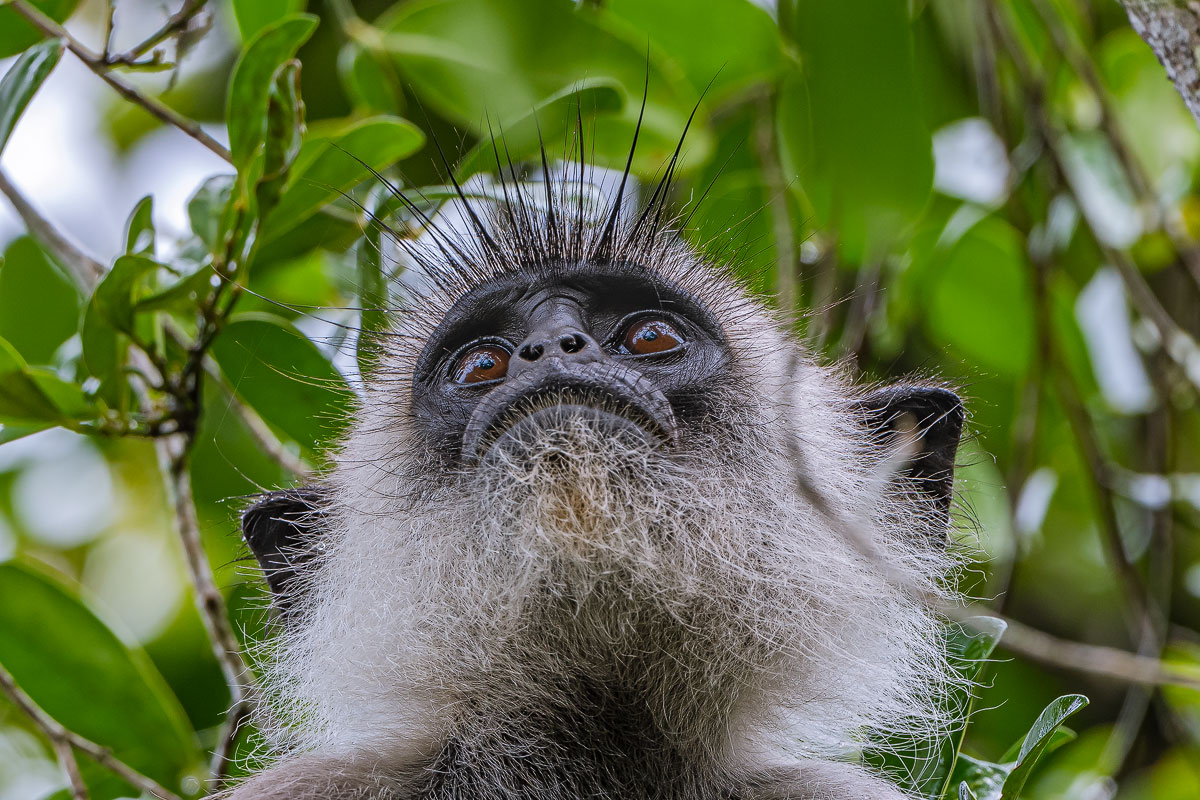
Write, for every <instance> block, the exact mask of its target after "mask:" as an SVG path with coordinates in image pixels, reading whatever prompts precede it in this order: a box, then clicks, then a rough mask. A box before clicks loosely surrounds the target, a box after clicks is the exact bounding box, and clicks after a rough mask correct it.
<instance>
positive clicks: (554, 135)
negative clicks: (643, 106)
mask: <svg viewBox="0 0 1200 800" xmlns="http://www.w3.org/2000/svg"><path fill="white" fill-rule="evenodd" d="M624 106H625V95H624V92H623V91H622V89H621V86H620V84H618V83H616V82H615V81H612V80H609V79H603V78H599V79H593V80H588V81H583V82H581V83H580V84H576V85H573V86H571V87H570V88H567V89H564V90H562V91H560V92H557V93H555V94H554V95H552V96H550V97H548V98H546V99H545V100H543V101H542V102H541V103H538V104H537V106H535V107H534V108H533V110H532V111H530V112H529V113H527V114H524V115H522V116H520V117H518V118H517V119H514V120H510V121H508V122H505V123H502V124H498V125H497V126H496V130H495V133H496V137H497V139H498V140H500V141H497V142H496V145H495V149H493V146H492V141H491V138H490V137H484V139H483V140H482V141H481V142H479V143H478V144H477V145H475V146H474V147H473V148H471V150H470V151H469V152H468V153H467V154H466V155H465V156H463V158H462V161H460V162H459V165H458V168H457V169H456V170H455V173H456V174H457V176H458V180H459V181H460V182H461V181H464V180H466V179H467V178H469V177H470V176H472V175H474V174H475V173H477V172H487V171H495V170H496V169H498V168H500V169H507V167H508V159H509V158H510V157H511V158H512V162H513V163H514V164H519V163H521V161H522V160H524V159H527V158H530V157H532V156H535V155H537V153H538V151H539V145H540V143H541V142H555V141H562V140H563V138H564V136H565V134H566V133H567V132H568V131H569V130H571V129H573V128H574V127H575V119H576V115H575V109H576V108H579V109H581V110H584V113H587V114H589V115H600V114H613V113H619V112H620V111H621V110H622V109H623V108H624ZM539 133H540V137H539ZM497 153H498V154H499V158H500V163H499V165H497V163H496V156H497Z"/></svg>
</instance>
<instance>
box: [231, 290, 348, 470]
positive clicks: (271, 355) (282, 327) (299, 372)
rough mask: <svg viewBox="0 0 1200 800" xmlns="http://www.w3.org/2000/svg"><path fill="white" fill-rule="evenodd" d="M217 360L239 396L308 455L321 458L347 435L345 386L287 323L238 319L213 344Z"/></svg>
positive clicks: (260, 318) (258, 317)
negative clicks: (323, 451)
mask: <svg viewBox="0 0 1200 800" xmlns="http://www.w3.org/2000/svg"><path fill="white" fill-rule="evenodd" d="M212 354H213V357H214V358H215V359H216V360H217V363H218V364H220V366H221V371H222V372H223V373H224V374H225V377H226V378H227V379H228V380H229V383H230V384H231V385H232V386H233V389H234V391H235V392H236V393H237V395H238V396H239V397H240V398H242V400H243V401H245V402H246V403H248V404H249V405H250V406H251V407H252V408H254V410H255V411H257V412H258V413H259V414H260V415H261V416H262V418H263V419H264V420H266V421H267V422H268V423H269V424H270V425H271V426H272V427H273V428H275V429H276V430H278V431H282V432H283V433H284V434H286V435H287V437H288V438H290V439H292V440H294V441H295V442H297V443H298V444H299V445H300V446H301V447H302V448H304V449H305V451H306V453H307V454H310V455H311V454H319V452H320V451H321V450H322V448H323V447H324V446H325V445H326V444H328V443H330V442H332V441H333V440H334V439H336V438H337V437H338V436H340V435H341V434H342V433H343V432H344V431H345V430H346V427H347V424H348V422H347V421H348V420H349V415H350V400H351V395H350V390H349V388H348V387H347V386H346V382H345V380H344V379H343V378H342V376H341V374H340V373H338V371H337V370H336V369H335V368H334V366H333V364H331V363H330V362H329V359H328V358H326V357H325V356H324V355H323V354H322V353H321V351H319V350H318V349H317V347H316V345H314V344H313V343H312V342H311V341H309V339H308V338H307V337H306V336H304V334H302V333H300V332H299V331H298V330H296V329H295V328H294V327H293V326H292V325H291V324H290V323H289V322H287V321H286V320H284V319H281V318H279V317H275V316H272V315H269V314H246V315H242V316H239V317H236V318H235V319H234V320H233V321H232V322H230V323H229V324H228V325H226V326H225V328H224V329H223V330H222V331H221V333H220V334H219V335H218V336H217V337H216V339H214V340H213V345H212Z"/></svg>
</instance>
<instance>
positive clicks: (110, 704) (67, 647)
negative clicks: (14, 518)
mask: <svg viewBox="0 0 1200 800" xmlns="http://www.w3.org/2000/svg"><path fill="white" fill-rule="evenodd" d="M0 664H3V665H4V668H5V669H7V670H8V671H9V672H11V673H12V675H13V677H14V678H15V679H16V681H17V683H18V684H19V685H20V686H21V688H22V689H24V690H25V692H26V693H28V694H29V696H30V697H32V698H33V700H34V701H35V702H36V703H37V704H38V705H39V706H41V707H42V709H44V710H45V711H46V712H47V713H48V714H50V715H51V716H52V717H54V718H55V719H56V720H58V721H59V722H60V723H62V724H63V725H65V726H67V727H68V728H69V729H71V730H73V731H75V732H76V733H78V734H80V735H82V736H84V737H87V738H88V739H91V740H92V741H94V742H96V743H97V744H99V745H101V746H103V747H108V748H111V749H112V751H113V754H114V755H116V757H117V758H119V759H121V760H122V761H124V762H126V763H127V764H129V765H130V766H131V767H133V768H134V769H136V770H138V771H140V772H143V773H145V774H146V775H149V776H150V777H152V778H154V779H155V780H157V781H159V782H160V783H162V784H163V785H164V786H167V787H173V788H175V789H176V790H177V791H178V787H179V784H180V779H181V777H183V776H184V775H185V774H187V773H190V772H191V771H193V770H194V769H196V768H197V767H198V766H199V761H200V752H199V751H198V750H197V748H196V747H195V745H194V743H193V741H192V737H191V734H190V726H189V725H188V722H187V719H186V717H185V716H184V715H183V712H182V709H180V707H179V704H178V702H177V701H176V700H175V698H174V696H173V695H172V694H171V692H170V689H168V688H167V686H166V684H165V683H164V682H163V679H162V677H161V676H160V675H159V674H158V673H157V671H155V669H154V667H153V666H152V665H151V664H150V663H149V661H148V660H147V659H146V657H145V655H144V654H143V653H141V652H140V651H138V650H135V649H131V648H129V647H127V646H126V645H125V644H123V643H122V642H121V640H120V639H118V638H117V636H116V635H115V634H114V633H113V632H112V631H111V630H109V629H108V628H107V627H106V626H105V625H104V623H103V622H101V621H100V620H99V619H98V618H97V617H96V616H95V615H94V614H93V613H92V612H91V611H90V610H89V609H88V608H87V607H86V606H85V605H84V604H83V603H81V602H80V600H79V598H78V597H77V596H76V595H75V593H74V592H73V591H71V590H68V589H67V588H66V587H64V586H63V585H62V584H60V583H59V582H58V581H56V580H53V579H51V578H49V577H47V576H46V575H45V574H44V573H43V572H41V571H39V570H35V569H33V568H31V567H27V566H24V565H21V564H17V563H7V564H0Z"/></svg>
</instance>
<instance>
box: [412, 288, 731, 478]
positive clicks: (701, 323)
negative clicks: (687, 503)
mask: <svg viewBox="0 0 1200 800" xmlns="http://www.w3.org/2000/svg"><path fill="white" fill-rule="evenodd" d="M548 273H549V274H548ZM646 318H653V319H662V320H666V321H667V322H668V323H670V325H671V326H672V327H673V328H674V329H675V330H676V331H677V332H678V333H679V334H681V338H682V343H681V344H680V345H679V346H678V347H676V348H674V349H672V350H669V351H666V352H661V353H651V354H646V355H635V354H630V353H626V352H622V346H621V342H622V339H623V337H624V335H625V332H626V331H627V330H628V329H629V326H630V325H632V324H635V323H636V322H637V321H639V320H642V319H646ZM479 344H488V345H499V346H501V347H503V349H505V350H506V351H508V352H509V353H510V354H511V356H510V361H509V365H508V373H507V376H506V377H505V378H503V379H500V380H492V381H486V382H480V383H467V384H463V383H459V382H457V381H456V380H455V379H454V367H455V365H456V363H457V362H458V360H459V359H460V358H461V357H462V355H463V354H464V353H466V352H468V351H469V350H470V349H471V348H472V347H474V346H476V345H479ZM727 363H728V354H727V349H726V342H725V337H724V334H723V332H722V331H721V328H720V326H719V324H718V323H717V322H716V320H715V318H714V317H713V316H712V314H711V313H709V312H708V311H707V310H706V309H705V308H704V307H703V306H702V305H701V304H700V303H699V302H698V301H697V300H696V299H695V298H694V297H692V296H691V295H690V294H688V293H687V292H685V291H683V290H681V289H679V288H678V287H675V286H672V285H670V284H668V283H665V282H664V281H662V280H661V279H659V278H657V277H652V276H650V275H649V274H648V273H647V272H646V271H644V270H641V269H638V268H637V267H635V266H622V265H610V266H597V265H595V264H573V265H564V266H563V267H561V268H559V269H555V270H553V271H547V270H545V269H544V268H543V269H540V270H538V271H536V272H533V271H530V272H520V271H518V272H514V273H511V274H509V275H506V276H504V277H502V278H499V279H497V280H495V281H492V282H489V283H486V284H483V285H481V286H479V287H477V288H476V289H474V290H472V291H471V292H469V293H468V294H467V295H466V296H464V297H463V298H462V299H460V300H459V301H458V302H457V303H456V304H455V306H454V307H453V308H452V309H451V311H450V312H449V313H448V314H447V315H446V317H445V318H444V319H443V321H442V323H441V324H440V325H439V326H438V327H437V328H436V329H435V330H434V331H433V332H432V333H431V335H430V338H429V343H428V344H427V345H426V347H425V349H424V351H423V352H422V354H421V356H420V358H419V360H418V362H417V369H416V373H415V375H414V380H413V390H412V411H413V415H414V418H415V420H416V421H417V425H418V428H419V429H420V430H421V431H422V432H423V433H424V434H425V435H426V436H427V437H428V439H429V443H430V445H432V446H434V447H437V448H438V449H440V450H442V451H443V452H445V453H446V454H447V455H448V456H450V457H451V458H452V459H454V460H457V461H459V462H460V463H463V464H466V465H470V464H472V463H474V462H475V461H476V460H477V459H478V458H479V457H480V456H481V455H483V453H484V452H485V451H486V450H487V448H488V446H489V445H490V444H491V442H492V441H494V440H495V439H496V438H497V436H499V435H500V434H501V433H503V429H505V428H506V426H508V425H509V424H511V423H513V422H514V421H515V419H516V417H518V416H520V412H521V411H522V410H523V409H525V408H527V407H532V406H535V405H545V404H546V403H547V402H563V403H566V404H568V405H570V406H571V407H572V408H577V409H578V410H579V411H580V413H589V412H594V413H596V414H597V415H598V416H610V417H611V416H615V417H618V418H621V420H622V421H626V422H628V421H632V422H634V423H635V424H637V425H638V426H639V427H641V428H643V429H645V430H646V431H648V432H650V433H652V434H653V435H654V436H656V437H657V438H659V439H661V440H663V441H664V442H667V443H671V442H673V441H675V440H676V438H677V437H678V435H679V433H680V431H681V429H683V428H686V426H687V425H688V423H689V421H691V420H692V419H694V418H695V417H696V415H697V413H698V412H699V413H703V410H702V409H699V408H697V404H696V402H695V401H696V398H702V397H705V396H708V395H709V394H710V391H711V390H712V389H713V388H715V387H714V386H713V384H714V382H715V380H716V379H717V376H718V375H719V374H720V373H721V372H722V370H723V369H724V368H725V366H726V365H727Z"/></svg>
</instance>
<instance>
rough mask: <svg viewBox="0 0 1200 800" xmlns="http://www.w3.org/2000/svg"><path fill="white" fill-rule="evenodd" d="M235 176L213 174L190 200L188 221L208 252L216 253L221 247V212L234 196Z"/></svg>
mask: <svg viewBox="0 0 1200 800" xmlns="http://www.w3.org/2000/svg"><path fill="white" fill-rule="evenodd" d="M234 182H235V181H234V176H232V175H213V176H212V177H211V178H208V179H207V180H205V181H204V183H202V184H200V188H199V189H197V190H196V193H195V194H193V195H192V197H191V199H190V200H188V204H187V213H188V221H189V222H190V223H191V225H192V233H194V234H196V236H197V237H199V239H200V240H201V241H202V242H204V244H205V246H207V247H208V252H210V253H215V252H216V251H217V249H218V248H219V247H220V244H221V242H220V236H221V214H222V213H223V212H224V210H225V207H226V206H227V205H229V198H230V197H232V196H233V185H234Z"/></svg>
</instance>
